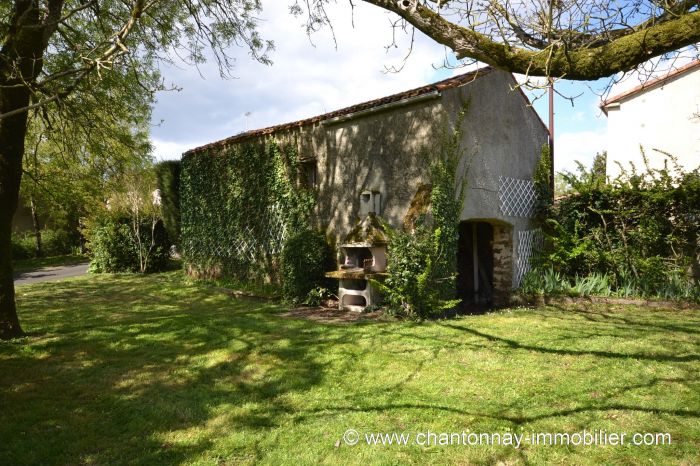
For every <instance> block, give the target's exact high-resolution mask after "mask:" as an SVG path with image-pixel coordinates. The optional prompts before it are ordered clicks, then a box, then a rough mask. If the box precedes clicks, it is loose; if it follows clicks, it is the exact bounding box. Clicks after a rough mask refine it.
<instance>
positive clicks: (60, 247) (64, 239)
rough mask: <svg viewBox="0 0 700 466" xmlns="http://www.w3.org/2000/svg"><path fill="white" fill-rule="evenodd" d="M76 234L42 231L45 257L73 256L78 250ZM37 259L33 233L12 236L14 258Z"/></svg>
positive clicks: (63, 231) (42, 245) (62, 231)
mask: <svg viewBox="0 0 700 466" xmlns="http://www.w3.org/2000/svg"><path fill="white" fill-rule="evenodd" d="M78 238H79V236H78V235H77V234H76V233H71V232H70V231H67V230H63V229H51V230H49V229H47V230H41V252H42V255H43V256H46V257H51V256H60V255H63V254H73V253H74V252H75V250H76V249H77V248H78V246H79V244H78ZM34 257H36V236H35V235H34V233H33V232H25V233H21V234H13V235H12V258H13V259H15V260H17V259H31V258H34Z"/></svg>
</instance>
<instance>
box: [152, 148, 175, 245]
mask: <svg viewBox="0 0 700 466" xmlns="http://www.w3.org/2000/svg"><path fill="white" fill-rule="evenodd" d="M154 170H155V173H156V181H157V186H158V189H159V190H160V198H161V211H162V216H163V226H165V231H166V232H167V234H168V240H169V241H170V242H171V243H173V244H175V245H176V246H180V217H181V215H180V171H181V163H180V161H179V160H166V161H163V162H160V163H158V164H156V165H155V167H154Z"/></svg>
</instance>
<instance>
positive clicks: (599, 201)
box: [522, 159, 700, 299]
mask: <svg viewBox="0 0 700 466" xmlns="http://www.w3.org/2000/svg"><path fill="white" fill-rule="evenodd" d="M597 165H598V169H597V171H598V172H600V171H601V168H600V167H601V166H602V165H603V162H602V159H601V160H599V161H598V162H597ZM676 169H677V170H678V167H676ZM564 178H565V179H566V180H567V182H568V183H569V185H570V186H571V188H572V191H573V192H572V194H570V195H568V196H567V197H565V198H563V199H561V200H560V201H559V202H558V203H557V204H556V205H555V206H554V207H553V208H552V209H549V211H548V215H549V218H548V219H547V221H546V224H545V233H546V234H547V240H546V241H545V245H546V246H545V249H544V251H543V252H542V254H540V255H539V257H536V258H535V266H536V268H538V269H539V271H537V270H536V271H535V272H533V274H531V276H529V277H527V279H526V280H525V281H524V283H523V285H522V288H523V291H524V292H525V293H527V292H529V291H532V290H536V289H539V290H544V292H545V293H550V292H553V293H557V292H561V290H555V289H554V288H556V287H551V286H549V285H551V284H552V283H551V282H552V280H554V281H556V280H555V279H562V280H563V281H566V282H567V283H569V284H572V283H573V285H572V286H571V292H572V293H575V294H584V295H586V294H596V295H619V296H630V297H631V296H640V297H660V298H666V299H668V298H671V299H697V298H696V297H697V296H698V294H700V292H699V291H698V290H700V221H699V220H698V219H700V172H698V170H696V171H694V172H690V173H682V172H680V171H677V172H676V174H673V175H672V173H671V172H669V171H668V170H666V169H662V170H654V169H649V168H648V169H647V171H646V172H643V173H633V174H632V175H628V174H625V173H623V175H621V176H620V177H619V178H617V179H616V180H614V181H613V182H612V183H610V184H604V183H603V178H602V174H601V173H596V170H593V171H591V172H590V173H589V172H587V171H586V169H585V168H584V167H583V166H580V168H579V174H578V175H574V174H571V173H569V174H566V175H564Z"/></svg>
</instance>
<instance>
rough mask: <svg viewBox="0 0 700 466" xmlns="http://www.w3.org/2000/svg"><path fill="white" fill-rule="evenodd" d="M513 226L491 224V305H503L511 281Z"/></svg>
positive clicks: (510, 286)
mask: <svg viewBox="0 0 700 466" xmlns="http://www.w3.org/2000/svg"><path fill="white" fill-rule="evenodd" d="M513 264H514V262H513V227H512V226H510V225H507V224H500V223H499V224H493V305H494V306H505V305H506V304H508V300H509V298H510V291H511V289H512V283H513Z"/></svg>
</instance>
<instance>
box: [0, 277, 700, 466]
mask: <svg viewBox="0 0 700 466" xmlns="http://www.w3.org/2000/svg"><path fill="white" fill-rule="evenodd" d="M17 292H18V300H19V309H20V318H21V320H22V321H23V324H24V328H25V330H27V331H28V332H30V333H31V336H30V337H28V338H25V339H23V340H21V341H15V342H10V343H0V407H1V410H0V439H2V441H0V464H3V465H20V464H41V465H44V464H66V465H78V464H105V465H107V464H109V465H117V464H136V465H157V464H208V465H228V464H253V463H265V464H272V465H281V464H295V465H303V464H363V465H368V464H420V465H422V464H495V463H498V462H502V463H503V464H542V463H545V462H547V463H555V464H567V465H570V464H600V463H606V464H640V463H647V464H686V465H690V464H698V463H700V362H699V361H700V312H698V311H670V310H668V311H666V310H650V309H640V308H634V307H629V306H628V307H622V306H617V307H615V306H607V307H606V306H602V305H596V306H588V307H587V308H583V307H581V308H575V307H569V308H557V307H546V308H538V309H515V310H506V311H501V312H498V313H494V314H490V315H484V316H474V317H463V318H459V319H453V320H444V321H436V322H428V323H423V324H418V323H413V322H400V321H369V322H363V323H349V324H329V323H326V324H324V323H319V322H312V321H309V320H302V319H292V318H289V317H283V316H281V315H280V313H281V312H283V311H284V310H285V309H284V308H283V307H281V306H277V305H270V304H264V303H262V302H260V301H253V300H242V299H234V298H231V297H229V296H227V295H225V294H223V293H221V292H220V291H216V290H215V289H213V288H208V287H206V286H204V285H198V284H193V283H192V282H190V281H188V280H186V279H184V278H182V277H181V276H180V275H179V272H171V273H167V274H160V275H152V276H147V277H138V276H131V275H126V276H118V277H109V276H98V277H95V276H90V277H86V278H79V279H74V280H71V281H66V282H61V283H56V282H54V283H45V284H37V285H28V286H23V287H18V290H17ZM350 428H353V429H356V430H357V431H358V432H359V433H360V435H361V436H362V435H364V434H365V433H367V432H374V431H376V432H392V431H396V432H406V433H412V434H414V435H415V434H417V433H418V432H426V431H428V430H429V431H431V432H434V433H442V432H457V433H459V432H462V431H468V432H470V433H489V432H500V433H506V432H511V433H517V434H520V433H523V434H527V433H530V432H551V433H556V432H567V433H575V432H580V431H582V430H583V429H587V430H589V431H590V430H594V429H605V430H606V431H607V432H608V433H610V432H620V433H621V432H624V433H628V435H631V434H632V433H634V432H669V433H670V434H671V438H672V444H671V445H670V446H669V445H667V446H630V445H626V446H607V447H594V446H587V447H584V446H579V447H576V446H569V447H563V446H533V445H523V446H521V447H520V448H519V449H515V448H513V447H511V446H488V445H482V446H471V447H470V446H459V445H452V446H440V445H437V446H419V445H415V444H412V445H409V446H396V445H393V446H369V445H367V444H366V443H364V441H362V442H361V444H359V445H356V446H349V445H346V444H344V443H343V442H342V441H339V440H340V439H341V438H342V436H343V433H344V432H345V431H346V429H350ZM414 438H415V437H414Z"/></svg>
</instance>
